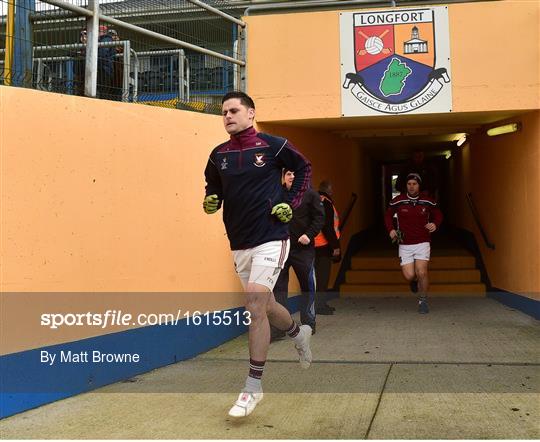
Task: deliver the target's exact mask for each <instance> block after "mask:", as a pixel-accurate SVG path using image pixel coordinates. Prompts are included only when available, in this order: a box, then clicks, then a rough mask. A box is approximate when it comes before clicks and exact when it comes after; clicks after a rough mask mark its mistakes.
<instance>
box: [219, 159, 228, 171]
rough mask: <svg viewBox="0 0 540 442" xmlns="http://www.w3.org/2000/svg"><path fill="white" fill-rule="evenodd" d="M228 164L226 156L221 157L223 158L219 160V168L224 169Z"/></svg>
mask: <svg viewBox="0 0 540 442" xmlns="http://www.w3.org/2000/svg"><path fill="white" fill-rule="evenodd" d="M228 165H229V164H228V163H227V157H223V160H222V161H221V170H226V169H227V166H228Z"/></svg>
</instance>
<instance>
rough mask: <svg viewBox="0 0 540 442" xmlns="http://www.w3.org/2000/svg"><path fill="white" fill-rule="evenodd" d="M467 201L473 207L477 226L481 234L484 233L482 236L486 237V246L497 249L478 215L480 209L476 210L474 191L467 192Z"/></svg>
mask: <svg viewBox="0 0 540 442" xmlns="http://www.w3.org/2000/svg"><path fill="white" fill-rule="evenodd" d="M467 202H468V203H469V208H470V209H471V212H472V215H473V218H474V221H475V222H476V226H477V227H478V230H480V234H481V235H482V238H483V239H484V242H485V244H486V247H488V248H489V249H492V250H495V244H493V243H492V242H491V241H490V240H489V238H488V236H487V234H486V231H485V229H484V227H483V226H482V223H481V222H480V216H479V215H478V210H476V205H475V204H474V201H473V198H472V193H470V192H469V193H467Z"/></svg>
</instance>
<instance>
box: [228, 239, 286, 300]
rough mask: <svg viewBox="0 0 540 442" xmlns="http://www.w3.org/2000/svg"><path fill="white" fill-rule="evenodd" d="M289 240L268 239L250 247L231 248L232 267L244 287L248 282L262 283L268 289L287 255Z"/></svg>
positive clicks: (273, 283) (274, 281)
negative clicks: (268, 240)
mask: <svg viewBox="0 0 540 442" xmlns="http://www.w3.org/2000/svg"><path fill="white" fill-rule="evenodd" d="M289 249H290V242H289V240H288V239H286V240H282V241H270V242H266V243H264V244H261V245H259V246H257V247H253V248H252V249H245V250H233V259H234V268H235V269H236V273H238V276H239V277H240V281H242V285H243V286H244V289H245V288H246V287H247V285H248V283H249V282H253V283H255V284H260V285H264V286H265V287H268V289H269V290H270V291H272V290H273V289H274V286H275V285H276V282H277V279H278V276H279V272H280V271H281V269H282V268H283V265H284V264H285V261H287V258H288V256H289Z"/></svg>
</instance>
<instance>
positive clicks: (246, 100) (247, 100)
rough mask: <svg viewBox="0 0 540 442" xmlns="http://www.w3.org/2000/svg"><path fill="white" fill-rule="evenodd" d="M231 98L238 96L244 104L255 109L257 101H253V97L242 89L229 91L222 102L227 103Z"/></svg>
mask: <svg viewBox="0 0 540 442" xmlns="http://www.w3.org/2000/svg"><path fill="white" fill-rule="evenodd" d="M231 98H238V99H239V100H240V103H242V104H243V105H244V106H246V107H248V108H252V109H255V103H254V102H253V99H252V98H251V97H250V96H249V95H248V94H246V93H245V92H240V91H232V92H227V93H226V94H225V95H224V96H223V98H222V99H221V104H223V103H225V102H226V101H227V100H230V99H231Z"/></svg>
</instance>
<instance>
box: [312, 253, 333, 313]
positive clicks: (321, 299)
mask: <svg viewBox="0 0 540 442" xmlns="http://www.w3.org/2000/svg"><path fill="white" fill-rule="evenodd" d="M331 270H332V249H331V248H330V247H329V246H323V247H316V248H315V274H316V275H317V296H316V298H315V308H321V307H324V306H325V305H326V292H327V291H328V281H329V280H330V271H331Z"/></svg>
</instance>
